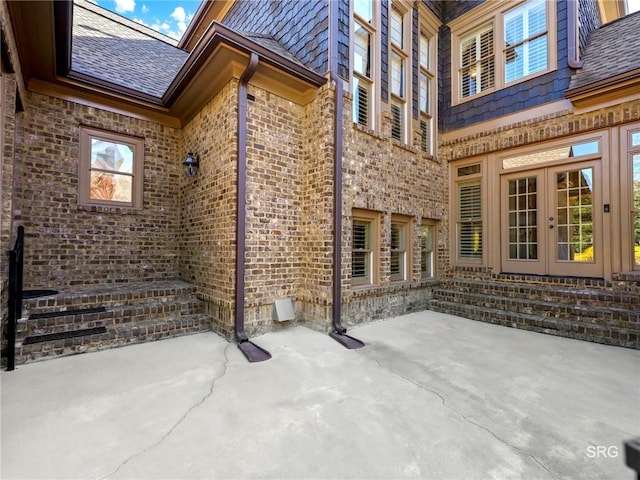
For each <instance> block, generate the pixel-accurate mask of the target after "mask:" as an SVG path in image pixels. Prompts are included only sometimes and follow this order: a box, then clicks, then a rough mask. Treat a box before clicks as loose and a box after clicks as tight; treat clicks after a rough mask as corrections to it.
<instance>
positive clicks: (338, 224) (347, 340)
mask: <svg viewBox="0 0 640 480" xmlns="http://www.w3.org/2000/svg"><path fill="white" fill-rule="evenodd" d="M329 3H330V5H331V9H330V11H329V38H330V39H331V46H330V48H331V52H330V56H329V75H330V78H331V80H332V81H333V82H334V84H335V86H336V90H335V105H334V112H333V153H334V156H333V305H332V318H333V321H332V324H333V331H332V332H330V333H329V335H331V337H332V338H333V339H335V340H336V341H338V342H340V343H341V344H342V345H344V346H345V347H346V348H349V349H353V348H361V347H364V343H363V342H361V341H360V340H358V339H356V338H353V337H350V336H349V335H347V334H346V333H347V329H346V328H345V327H343V326H342V323H341V321H340V318H341V316H342V288H341V287H342V109H343V94H344V93H343V86H342V79H341V78H340V75H339V74H338V13H339V12H338V6H339V3H340V2H338V1H335V0H334V1H331V2H329Z"/></svg>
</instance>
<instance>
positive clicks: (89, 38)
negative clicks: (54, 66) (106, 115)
mask: <svg viewBox="0 0 640 480" xmlns="http://www.w3.org/2000/svg"><path fill="white" fill-rule="evenodd" d="M101 10H102V9H100V8H99V7H96V6H89V7H88V8H85V7H84V6H82V5H81V4H75V5H74V13H73V38H72V49H71V69H72V70H73V71H75V72H78V73H83V74H86V75H89V76H92V77H95V78H97V79H100V80H103V81H107V82H110V83H114V84H116V85H119V86H122V87H127V88H131V89H133V90H137V91H140V92H142V93H146V94H148V95H152V96H154V97H158V98H159V97H162V95H163V94H164V92H165V91H166V90H167V88H168V86H169V85H170V84H171V81H172V80H173V79H174V78H175V76H176V75H177V73H178V71H179V70H180V67H181V66H182V65H183V63H184V61H185V60H186V58H187V56H188V53H187V52H185V51H183V50H180V49H179V48H177V47H174V46H172V45H170V44H169V43H167V42H165V41H162V40H159V39H158V38H157V37H156V36H154V35H150V34H148V33H147V32H146V30H145V29H144V28H142V27H140V28H132V26H131V25H129V24H126V25H125V24H124V23H123V22H120V21H118V19H117V18H113V17H115V15H113V14H110V12H106V11H105V13H104V14H101V13H98V12H100V11H101Z"/></svg>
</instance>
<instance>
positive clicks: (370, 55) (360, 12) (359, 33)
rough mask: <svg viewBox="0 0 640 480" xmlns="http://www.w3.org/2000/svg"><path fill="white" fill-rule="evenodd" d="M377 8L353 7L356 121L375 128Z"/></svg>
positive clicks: (365, 1) (366, 1) (361, 1)
mask: <svg viewBox="0 0 640 480" xmlns="http://www.w3.org/2000/svg"><path fill="white" fill-rule="evenodd" d="M374 7H375V5H374V2H372V1H371V0H357V1H355V2H354V3H353V48H352V50H353V58H352V72H353V75H352V78H351V86H352V93H353V121H354V122H355V123H358V124H360V125H362V126H364V127H368V128H373V127H374V122H373V115H374V101H375V94H374V91H375V90H374V87H375V80H376V73H375V72H376V68H375V62H374V60H375V58H374V52H375V51H376V48H375V46H376V29H375V23H376V22H375V21H374V20H375V14H376V11H375V8H374Z"/></svg>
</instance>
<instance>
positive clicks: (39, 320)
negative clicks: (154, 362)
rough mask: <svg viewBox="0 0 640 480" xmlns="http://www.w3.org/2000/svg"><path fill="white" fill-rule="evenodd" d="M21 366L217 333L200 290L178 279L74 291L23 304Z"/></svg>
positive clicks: (18, 349)
mask: <svg viewBox="0 0 640 480" xmlns="http://www.w3.org/2000/svg"><path fill="white" fill-rule="evenodd" d="M16 330H17V331H16V364H20V363H26V362H31V361H35V360H41V359H44V358H51V357H56V356H63V355H72V354H76V353H83V352H90V351H97V350H102V349H105V348H112V347H119V346H123V345H130V344H134V343H142V342H149V341H153V340H159V339H163V338H167V337H173V336H178V335H186V334H191V333H197V332H202V331H209V330H211V319H210V318H209V317H208V316H207V315H205V313H204V303H203V302H202V301H201V300H199V299H198V298H197V297H196V287H195V286H193V285H191V284H188V283H185V282H182V281H179V280H176V281H158V282H144V283H125V284H118V285H115V286H114V285H106V286H92V287H89V288H78V289H69V291H66V292H60V293H58V294H55V295H48V296H41V297H38V298H27V299H24V300H23V307H22V316H21V318H20V319H19V320H18V324H17V329H16Z"/></svg>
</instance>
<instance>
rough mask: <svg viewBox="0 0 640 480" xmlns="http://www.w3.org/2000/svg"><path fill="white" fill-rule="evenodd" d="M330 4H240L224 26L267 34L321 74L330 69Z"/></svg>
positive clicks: (279, 0) (317, 0) (311, 0)
mask: <svg viewBox="0 0 640 480" xmlns="http://www.w3.org/2000/svg"><path fill="white" fill-rule="evenodd" d="M328 7H329V5H328V3H327V0H307V1H304V2H298V1H291V0H274V1H253V0H242V1H239V2H236V3H235V4H234V5H233V7H231V10H230V11H229V12H228V13H227V15H226V16H225V18H224V21H223V23H224V24H225V25H227V26H228V27H230V28H232V29H234V30H239V31H244V32H253V33H256V34H260V35H267V36H269V37H271V38H273V39H274V40H275V41H277V42H278V43H279V44H280V45H282V46H283V47H284V48H286V49H287V50H288V51H289V52H291V54H293V55H295V56H296V58H298V59H299V60H300V61H301V62H302V63H303V64H304V65H305V66H306V67H308V68H310V69H312V70H314V71H315V72H317V73H320V74H322V73H324V72H326V71H327V70H328V68H329V65H328V60H329V17H328V15H329V8H328Z"/></svg>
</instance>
